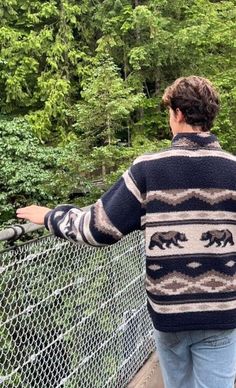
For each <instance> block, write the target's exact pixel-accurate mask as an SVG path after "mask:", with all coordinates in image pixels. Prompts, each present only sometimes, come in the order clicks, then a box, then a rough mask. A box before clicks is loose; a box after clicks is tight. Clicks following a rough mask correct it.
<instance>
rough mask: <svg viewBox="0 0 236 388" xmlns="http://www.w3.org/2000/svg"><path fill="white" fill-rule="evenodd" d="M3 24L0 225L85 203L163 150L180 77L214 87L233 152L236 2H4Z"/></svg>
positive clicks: (221, 127)
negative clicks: (142, 158)
mask: <svg viewBox="0 0 236 388" xmlns="http://www.w3.org/2000/svg"><path fill="white" fill-rule="evenodd" d="M0 23H1V24H0V132H1V136H0V149H1V159H0V160H1V168H0V184H1V193H0V220H1V225H2V226H5V225H7V224H10V223H12V222H16V220H15V210H16V208H17V207H19V206H24V205H26V204H31V203H37V204H42V205H47V206H55V205H57V204H58V203H63V202H67V203H68V202H70V203H75V204H77V205H79V206H84V205H87V204H91V203H93V202H94V201H95V200H96V199H97V198H98V197H99V196H100V195H101V194H102V193H103V192H104V191H105V190H106V189H107V188H108V187H109V186H110V185H111V184H112V183H113V182H114V181H115V180H116V179H117V178H118V177H119V176H120V175H121V174H122V173H123V171H124V170H125V169H126V168H127V166H129V164H130V163H131V162H132V160H133V159H134V158H135V157H136V156H138V155H140V154H142V153H145V152H150V151H158V150H160V149H162V148H164V147H168V146H169V144H170V141H171V134H170V130H169V125H168V117H167V112H166V111H165V109H164V107H163V106H162V104H161V97H162V94H163V91H164V89H165V88H166V86H167V85H169V84H170V83H171V82H172V81H173V80H175V79H176V78H177V77H180V76H186V75H192V74H195V75H200V76H204V77H207V78H209V79H210V80H211V81H212V82H213V84H214V85H215V86H216V88H217V90H218V91H219V93H220V96H221V110H220V114H219V116H218V119H217V121H216V123H215V126H214V133H215V134H216V135H217V136H219V139H220V142H221V144H222V146H223V147H224V148H225V149H226V150H228V151H229V152H233V153H235V152H236V143H235V142H234V136H235V135H236V71H235V64H236V0H230V1H227V0H225V1H217V0H214V1H213V0H212V1H210V0H175V1H172V0H146V1H141V0H132V1H131V0H104V1H101V0H79V1H78V0H47V1H44V0H34V1H32V0H2V1H1V4H0Z"/></svg>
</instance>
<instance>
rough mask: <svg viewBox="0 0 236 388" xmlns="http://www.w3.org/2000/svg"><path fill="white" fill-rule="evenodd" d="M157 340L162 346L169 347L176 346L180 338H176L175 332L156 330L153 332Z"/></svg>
mask: <svg viewBox="0 0 236 388" xmlns="http://www.w3.org/2000/svg"><path fill="white" fill-rule="evenodd" d="M155 335H156V339H157V342H158V343H159V344H160V345H161V346H162V347H163V346H164V347H166V348H171V347H173V346H176V345H177V344H178V343H179V342H180V339H179V338H178V335H177V333H175V332H174V333H172V332H168V333H166V332H164V331H156V332H155Z"/></svg>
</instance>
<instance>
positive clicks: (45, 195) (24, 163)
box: [0, 119, 57, 222]
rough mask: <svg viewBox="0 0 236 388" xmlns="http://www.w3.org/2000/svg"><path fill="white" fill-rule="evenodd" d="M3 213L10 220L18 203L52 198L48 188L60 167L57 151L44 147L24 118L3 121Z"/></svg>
mask: <svg viewBox="0 0 236 388" xmlns="http://www.w3.org/2000/svg"><path fill="white" fill-rule="evenodd" d="M0 132H1V137H0V150H1V168H0V182H1V194H0V199H1V200H0V213H1V221H2V222H5V221H9V219H12V218H13V216H14V213H15V209H16V208H17V207H18V206H20V205H21V206H24V205H26V204H29V203H33V202H36V203H37V202H38V203H42V204H46V203H48V202H50V201H51V200H52V192H50V190H49V188H48V187H47V185H48V182H50V181H51V180H52V179H53V170H55V169H56V167H57V162H56V150H55V149H53V148H50V147H43V145H42V144H40V142H39V140H38V139H37V138H36V137H35V136H34V135H33V134H32V132H31V131H30V129H29V126H28V125H27V124H26V122H25V120H23V119H13V120H6V119H1V120H0Z"/></svg>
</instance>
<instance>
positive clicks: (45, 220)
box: [44, 210, 53, 231]
mask: <svg viewBox="0 0 236 388" xmlns="http://www.w3.org/2000/svg"><path fill="white" fill-rule="evenodd" d="M52 212H53V210H50V211H49V212H48V213H47V214H46V215H45V217H44V225H45V227H46V228H47V229H48V230H49V231H51V230H50V217H51V214H52Z"/></svg>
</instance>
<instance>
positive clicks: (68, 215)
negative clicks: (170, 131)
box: [45, 133, 236, 332]
mask: <svg viewBox="0 0 236 388" xmlns="http://www.w3.org/2000/svg"><path fill="white" fill-rule="evenodd" d="M45 225H46V227H47V228H48V229H49V230H50V231H51V232H53V233H54V234H55V235H57V236H59V237H62V238H66V239H69V240H71V241H74V242H82V243H86V244H89V245H93V246H103V245H107V244H113V243H115V242H116V241H118V240H119V239H121V238H122V237H123V236H124V235H126V234H128V233H130V232H132V231H134V230H137V229H143V230H144V231H145V241H146V275H147V276H146V290H147V298H148V309H149V312H150V315H151V317H152V320H153V324H154V326H155V328H156V329H158V330H161V331H170V332H173V331H180V330H199V329H229V328H235V327H236V277H235V269H236V245H235V244H236V157H234V156H233V155H231V154H229V153H226V152H224V151H223V150H222V149H221V147H220V145H219V143H218V141H217V138H216V137H215V136H214V135H212V134H210V133H201V134H196V133H191V134H190V133H184V134H178V135H176V136H175V137H174V139H173V142H172V146H171V148H169V149H167V150H164V151H162V152H158V153H154V154H147V155H143V156H141V157H139V158H137V159H136V160H135V161H134V163H133V164H132V166H131V167H130V168H129V170H127V171H126V172H125V173H124V174H123V176H122V177H121V178H120V179H119V180H118V181H117V183H115V185H114V186H112V187H111V189H110V190H109V191H108V192H106V193H105V194H104V195H103V196H102V197H101V199H99V200H98V201H97V202H96V203H95V204H94V205H93V206H92V207H91V209H90V210H89V211H86V212H85V211H82V210H81V209H79V208H76V207H75V206H72V205H61V206H58V207H56V208H55V209H54V210H52V211H51V212H49V213H48V215H47V216H46V218H45Z"/></svg>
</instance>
